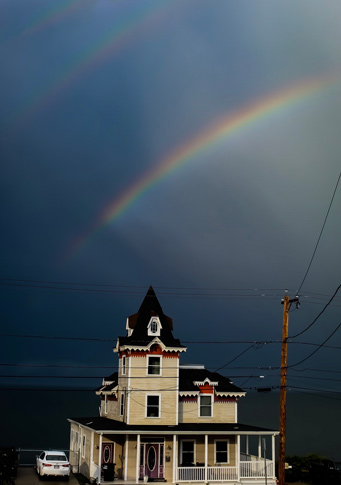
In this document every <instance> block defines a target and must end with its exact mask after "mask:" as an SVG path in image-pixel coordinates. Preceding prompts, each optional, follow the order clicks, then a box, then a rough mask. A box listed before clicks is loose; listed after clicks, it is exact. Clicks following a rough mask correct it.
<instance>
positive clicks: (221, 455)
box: [215, 440, 229, 463]
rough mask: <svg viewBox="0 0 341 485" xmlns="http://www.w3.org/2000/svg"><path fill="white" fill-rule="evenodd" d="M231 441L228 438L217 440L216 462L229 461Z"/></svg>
mask: <svg viewBox="0 0 341 485" xmlns="http://www.w3.org/2000/svg"><path fill="white" fill-rule="evenodd" d="M228 451H229V442H228V440H216V441H215V462H216V463H228V462H229V453H228Z"/></svg>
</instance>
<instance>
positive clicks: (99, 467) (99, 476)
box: [98, 433, 103, 484]
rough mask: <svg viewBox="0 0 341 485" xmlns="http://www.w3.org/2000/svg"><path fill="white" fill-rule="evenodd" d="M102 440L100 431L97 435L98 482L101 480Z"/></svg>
mask: <svg viewBox="0 0 341 485" xmlns="http://www.w3.org/2000/svg"><path fill="white" fill-rule="evenodd" d="M102 441H103V435H102V433H101V434H100V435H99V450H98V451H99V453H98V483H99V484H100V483H102V482H101V478H102Z"/></svg>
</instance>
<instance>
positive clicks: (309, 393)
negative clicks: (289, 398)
mask: <svg viewBox="0 0 341 485" xmlns="http://www.w3.org/2000/svg"><path fill="white" fill-rule="evenodd" d="M288 390H289V391H290V389H288ZM295 391H296V392H300V393H302V394H308V395H309V396H314V397H316V396H318V397H323V398H324V399H332V400H334V401H341V399H339V398H338V397H332V396H325V395H324V394H317V393H316V392H315V393H314V392H307V391H304V390H301V389H300V388H297V387H296V388H295Z"/></svg>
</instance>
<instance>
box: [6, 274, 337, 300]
mask: <svg viewBox="0 0 341 485" xmlns="http://www.w3.org/2000/svg"><path fill="white" fill-rule="evenodd" d="M33 283H34V284H33ZM38 283H39V284H38ZM56 285H62V286H56ZM0 286H5V287H17V288H33V289H45V290H62V291H63V290H64V291H76V292H92V293H107V294H126V295H141V294H144V293H145V292H144V291H143V290H141V291H140V290H139V288H145V287H140V286H129V285H126V286H124V285H122V286H121V285H109V284H107V285H100V284H96V283H71V282H57V281H56V282H53V281H44V280H25V279H14V278H0ZM77 286H78V288H77ZM107 288H114V289H107ZM135 288H137V290H134V289H135ZM154 288H158V287H154ZM159 288H161V289H164V290H167V289H171V290H177V291H185V293H184V292H182V293H179V292H176V291H161V292H159V293H158V294H159V295H162V296H177V297H181V298H184V297H200V298H215V299H219V298H220V299H274V298H278V297H279V296H281V294H279V293H278V294H277V293H273V294H266V293H264V292H265V291H273V292H276V291H283V289H282V288H204V287H193V288H191V287H183V288H181V287H159ZM188 291H195V293H188ZM203 291H206V292H207V291H208V292H209V293H203ZM217 291H219V292H220V293H214V292H217ZM236 291H239V292H246V291H248V292H253V293H251V294H245V293H239V294H235V293H231V294H226V293H225V294H224V293H222V292H236ZM257 292H262V293H261V294H257ZM326 296H328V295H326ZM301 297H302V298H303V297H307V298H316V297H312V296H310V295H309V294H307V295H301ZM322 297H324V295H322ZM317 299H320V298H317Z"/></svg>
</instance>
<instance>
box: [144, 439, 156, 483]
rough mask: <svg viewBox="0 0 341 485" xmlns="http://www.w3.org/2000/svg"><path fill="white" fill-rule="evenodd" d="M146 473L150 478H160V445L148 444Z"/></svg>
mask: <svg viewBox="0 0 341 485" xmlns="http://www.w3.org/2000/svg"><path fill="white" fill-rule="evenodd" d="M146 475H148V477H149V478H159V445H158V444H157V443H155V444H148V445H146Z"/></svg>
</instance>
